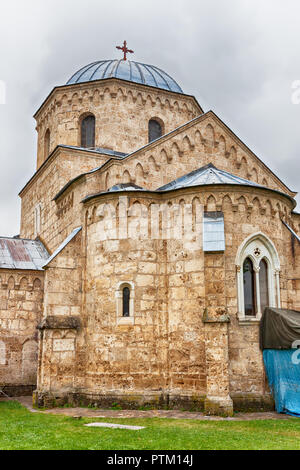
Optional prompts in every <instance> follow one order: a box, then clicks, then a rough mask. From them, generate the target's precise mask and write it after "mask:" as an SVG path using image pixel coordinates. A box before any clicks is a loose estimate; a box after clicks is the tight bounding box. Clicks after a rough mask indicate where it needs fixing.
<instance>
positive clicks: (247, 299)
mask: <svg viewBox="0 0 300 470" xmlns="http://www.w3.org/2000/svg"><path fill="white" fill-rule="evenodd" d="M236 267H237V293H238V318H239V320H240V321H244V320H246V321H247V322H248V321H252V320H256V321H257V320H260V318H261V315H262V314H263V313H264V310H265V308H266V307H275V308H280V307H281V300H280V260H279V256H278V253H277V250H276V247H275V245H274V244H273V242H272V241H271V240H270V239H269V238H268V237H267V236H266V235H264V234H263V233H261V232H258V233H256V234H253V235H251V236H249V237H248V238H246V239H245V240H244V242H243V243H242V244H241V246H240V247H239V249H238V252H237V255H236ZM251 317H252V318H251Z"/></svg>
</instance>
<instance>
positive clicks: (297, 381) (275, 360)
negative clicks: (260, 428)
mask: <svg viewBox="0 0 300 470" xmlns="http://www.w3.org/2000/svg"><path fill="white" fill-rule="evenodd" d="M263 357H264V363H265V368H266V373H267V377H268V382H269V386H270V390H271V393H272V395H273V397H274V400H275V406H276V411H277V412H278V413H287V414H289V415H292V416H299V417H300V349H286V350H277V349H265V350H264V351H263Z"/></svg>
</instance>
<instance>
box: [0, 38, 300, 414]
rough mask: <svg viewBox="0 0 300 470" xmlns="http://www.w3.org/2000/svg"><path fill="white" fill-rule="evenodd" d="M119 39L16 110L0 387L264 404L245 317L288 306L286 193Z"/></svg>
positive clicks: (134, 401) (291, 294) (122, 398)
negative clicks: (34, 103)
mask: <svg viewBox="0 0 300 470" xmlns="http://www.w3.org/2000/svg"><path fill="white" fill-rule="evenodd" d="M122 50H123V51H124V58H123V59H121V60H102V61H97V62H94V63H91V64H89V65H87V66H85V67H83V68H81V69H80V70H79V71H78V72H76V73H75V74H74V75H73V76H72V77H71V78H70V79H69V81H68V82H67V83H66V84H65V85H59V86H56V87H55V88H54V89H53V90H52V91H51V93H50V94H49V95H48V96H47V98H46V99H45V101H44V102H43V103H42V104H41V106H40V108H39V109H38V110H37V112H36V114H35V115H34V118H35V120H36V123H37V125H36V130H37V135H38V141H37V166H36V172H35V173H34V175H33V176H32V177H31V179H30V180H29V181H28V182H27V184H26V185H25V186H24V188H23V189H22V190H21V192H20V194H19V195H20V198H21V201H22V205H21V226H20V235H18V236H16V237H14V238H4V237H2V238H0V390H1V391H2V392H4V393H6V394H8V395H21V394H31V393H33V392H34V398H35V401H36V403H37V404H38V405H40V406H42V405H46V406H51V405H53V404H55V403H56V404H63V403H66V402H69V403H77V404H87V403H93V404H94V403H96V404H98V405H99V406H111V404H112V403H119V404H120V405H122V406H123V407H130V408H132V407H136V406H141V405H153V406H156V407H162V406H169V407H174V408H176V407H179V408H186V409H203V410H204V411H205V412H206V413H222V414H227V415H230V414H232V412H233V410H240V409H254V408H256V409H262V408H265V409H266V408H268V407H272V406H273V405H272V399H271V397H270V394H269V390H268V385H267V382H266V377H265V372H264V366H263V360H262V353H261V351H260V349H259V321H260V318H261V315H262V312H263V310H264V308H265V307H266V306H271V307H284V308H292V309H295V310H300V238H299V235H300V214H299V213H297V212H296V211H295V206H296V202H295V196H296V193H295V192H294V191H292V190H291V189H289V188H288V187H287V186H286V184H285V183H284V182H282V181H281V180H280V179H279V177H278V176H276V175H275V174H274V173H273V172H272V171H271V170H270V169H269V168H268V167H267V166H266V165H265V164H264V163H263V161H262V160H260V158H259V157H257V156H256V155H255V154H254V153H253V152H252V151H251V150H250V149H249V148H248V147H247V145H246V144H245V143H243V142H242V141H241V140H240V139H239V137H238V136H237V135H236V134H235V133H234V132H233V131H232V130H231V129H230V128H229V127H227V126H226V124H225V123H224V122H223V121H222V120H221V119H220V118H219V117H218V116H217V115H216V114H215V113H214V112H213V111H208V112H204V111H203V109H202V107H201V105H200V104H199V103H198V102H197V100H196V99H195V97H194V96H191V95H189V94H186V93H185V92H184V91H183V90H182V89H181V87H180V86H179V85H178V84H177V82H176V81H175V80H174V79H173V78H172V77H171V76H170V75H168V74H167V73H166V72H164V71H163V70H161V69H160V68H158V67H156V66H152V65H147V64H143V63H139V62H135V61H132V60H128V58H127V57H126V52H131V51H128V50H127V48H126V44H125V45H124V47H123V48H122ZM258 118H259V117H258ZM262 125H263V123H262ZM295 171H299V169H297V168H295Z"/></svg>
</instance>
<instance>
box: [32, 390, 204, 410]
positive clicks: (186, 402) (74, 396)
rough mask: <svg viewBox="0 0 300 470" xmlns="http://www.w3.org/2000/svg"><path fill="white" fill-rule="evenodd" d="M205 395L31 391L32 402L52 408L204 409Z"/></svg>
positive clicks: (41, 406) (40, 406)
mask: <svg viewBox="0 0 300 470" xmlns="http://www.w3.org/2000/svg"><path fill="white" fill-rule="evenodd" d="M204 401H205V396H202V395H199V396H179V395H169V394H164V393H153V394H143V395H142V394H132V395H124V394H117V393H116V394H111V395H108V394H106V395H101V394H97V395H96V394H87V393H80V392H79V393H65V394H60V393H57V394H55V393H53V394H49V393H43V392H38V391H35V392H34V393H33V403H34V405H36V406H38V407H39V408H43V407H46V408H53V407H56V406H63V405H65V404H71V405H73V406H88V405H93V406H96V407H98V408H111V407H113V406H120V407H121V408H123V409H131V410H135V409H137V408H141V407H148V406H149V407H151V408H154V409H162V408H170V409H174V410H182V409H184V410H189V411H204Z"/></svg>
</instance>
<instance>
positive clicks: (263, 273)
mask: <svg viewBox="0 0 300 470" xmlns="http://www.w3.org/2000/svg"><path fill="white" fill-rule="evenodd" d="M259 291H260V306H261V312H262V313H264V310H265V308H266V307H268V305H269V286H268V264H267V262H266V260H265V259H262V260H261V262H260V264H259Z"/></svg>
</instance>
